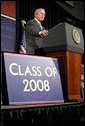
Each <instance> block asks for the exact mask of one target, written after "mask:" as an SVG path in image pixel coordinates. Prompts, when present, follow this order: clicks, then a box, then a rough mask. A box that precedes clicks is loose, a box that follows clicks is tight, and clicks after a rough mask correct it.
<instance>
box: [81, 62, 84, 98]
mask: <svg viewBox="0 0 85 126" xmlns="http://www.w3.org/2000/svg"><path fill="white" fill-rule="evenodd" d="M81 95H82V98H84V65H83V64H82V66H81Z"/></svg>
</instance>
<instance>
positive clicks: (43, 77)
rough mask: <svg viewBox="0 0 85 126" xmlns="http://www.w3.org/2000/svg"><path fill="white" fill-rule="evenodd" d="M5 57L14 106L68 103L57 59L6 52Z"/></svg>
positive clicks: (11, 103) (8, 86)
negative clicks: (64, 96) (65, 98)
mask: <svg viewBox="0 0 85 126" xmlns="http://www.w3.org/2000/svg"><path fill="white" fill-rule="evenodd" d="M4 59H5V70H6V81H7V90H8V98H9V104H10V105H19V104H39V103H58V102H60V103H62V102H64V99H63V92H62V85H61V79H60V73H59V66H58V60H57V59H56V58H54V59H52V58H49V57H41V56H30V55H23V54H13V53H4Z"/></svg>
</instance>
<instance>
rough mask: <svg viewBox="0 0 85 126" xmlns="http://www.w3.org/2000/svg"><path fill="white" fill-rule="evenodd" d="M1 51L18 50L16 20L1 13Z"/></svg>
mask: <svg viewBox="0 0 85 126" xmlns="http://www.w3.org/2000/svg"><path fill="white" fill-rule="evenodd" d="M1 51H6V52H16V20H15V19H12V18H10V17H8V16H5V15H1Z"/></svg>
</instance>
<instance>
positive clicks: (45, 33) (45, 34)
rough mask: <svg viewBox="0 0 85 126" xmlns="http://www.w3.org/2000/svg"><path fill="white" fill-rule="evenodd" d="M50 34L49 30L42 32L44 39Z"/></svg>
mask: <svg viewBox="0 0 85 126" xmlns="http://www.w3.org/2000/svg"><path fill="white" fill-rule="evenodd" d="M48 33H49V32H48V30H43V31H41V35H42V36H44V37H46V36H47V35H48Z"/></svg>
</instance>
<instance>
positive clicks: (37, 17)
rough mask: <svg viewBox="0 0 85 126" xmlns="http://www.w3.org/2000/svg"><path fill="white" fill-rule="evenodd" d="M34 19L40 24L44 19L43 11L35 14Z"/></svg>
mask: <svg viewBox="0 0 85 126" xmlns="http://www.w3.org/2000/svg"><path fill="white" fill-rule="evenodd" d="M35 18H36V19H37V20H38V21H40V22H42V21H43V20H44V18H45V11H44V10H43V9H40V10H39V11H38V12H37V13H36V14H35Z"/></svg>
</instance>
